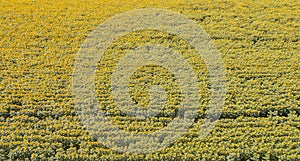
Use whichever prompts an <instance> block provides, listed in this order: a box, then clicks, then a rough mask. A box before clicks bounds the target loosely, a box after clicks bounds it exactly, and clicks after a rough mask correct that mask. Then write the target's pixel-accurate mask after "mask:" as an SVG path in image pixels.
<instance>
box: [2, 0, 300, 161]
mask: <svg viewBox="0 0 300 161" xmlns="http://www.w3.org/2000/svg"><path fill="white" fill-rule="evenodd" d="M145 7H152V8H164V9H168V10H171V11H175V12H178V13H181V14H183V15H185V16H186V17H188V18H190V19H192V20H194V21H195V22H197V23H198V24H199V27H202V28H203V29H205V31H206V32H207V33H208V34H209V35H210V37H211V39H212V40H213V42H214V44H215V46H216V47H217V48H218V50H219V51H220V53H221V56H222V60H223V63H224V66H225V67H226V74H227V85H228V88H227V93H226V100H225V101H226V102H225V107H224V109H223V111H222V114H221V117H220V120H219V122H218V123H217V125H216V127H215V128H214V129H213V130H212V131H211V132H210V134H209V135H208V136H207V137H204V138H200V137H199V132H201V125H202V123H203V119H204V116H205V114H206V109H207V108H208V102H209V95H210V91H209V89H210V88H211V87H210V82H209V77H208V76H207V74H208V72H207V69H206V65H205V64H204V62H203V59H202V58H201V57H197V56H195V55H194V54H193V53H194V52H195V50H194V48H193V47H192V46H191V45H189V44H187V42H185V41H184V40H182V39H181V38H180V37H178V36H177V35H172V34H170V33H163V32H160V31H153V30H147V31H140V32H134V33H132V34H129V35H125V36H124V37H123V38H122V39H120V40H118V41H116V42H114V44H112V45H111V47H110V48H109V49H108V50H107V52H106V55H105V57H104V59H103V61H102V64H101V63H99V64H98V68H97V77H96V79H95V84H96V91H97V99H98V100H99V101H102V106H101V107H98V108H99V109H100V110H103V111H104V112H105V113H106V114H107V117H110V118H111V120H112V121H113V124H114V125H116V126H118V127H119V128H121V129H123V130H127V131H130V132H135V133H139V134H143V133H151V132H154V131H156V130H159V129H161V128H163V127H165V126H166V125H167V124H168V123H169V122H170V121H171V120H172V118H174V115H175V113H176V110H177V109H178V108H179V107H178V104H179V103H180V100H181V97H180V87H179V85H178V82H176V80H175V79H174V77H173V75H172V73H170V71H168V70H166V69H165V68H163V67H160V66H155V65H153V66H147V67H144V68H141V69H139V70H138V71H137V72H136V73H135V74H134V75H133V76H132V77H131V82H130V88H129V90H130V93H132V95H131V97H132V98H133V100H135V101H136V102H137V103H139V104H140V105H142V106H147V105H148V104H149V98H147V93H148V92H149V90H150V87H149V84H150V85H153V84H155V83H157V84H160V85H162V86H163V87H165V89H166V90H167V91H168V92H169V93H168V103H169V106H168V107H166V108H165V109H164V110H163V111H162V112H161V113H160V114H159V115H158V116H157V117H152V118H149V119H146V120H144V121H140V120H138V119H136V118H135V117H129V116H126V115H124V114H122V112H121V111H120V110H118V109H116V108H114V107H115V106H114V104H113V100H112V97H111V95H110V94H111V88H110V86H109V85H110V80H109V76H111V74H112V72H113V69H114V68H112V67H113V66H115V65H116V63H117V60H118V59H119V58H121V57H122V56H123V55H124V54H126V52H128V51H130V50H132V49H134V48H136V47H138V46H140V45H142V44H145V43H153V44H154V43H159V44H164V45H166V46H168V47H170V48H172V49H174V50H177V51H178V52H179V53H181V54H182V55H183V56H184V57H185V58H186V59H187V60H188V61H189V63H190V64H191V65H192V67H193V70H195V71H196V72H197V77H198V80H199V87H200V88H201V90H200V91H199V94H200V96H201V102H199V111H198V114H197V117H196V119H195V123H194V124H193V126H192V127H191V128H190V130H189V131H188V132H186V134H185V135H184V136H183V137H181V138H180V139H179V140H177V141H176V142H175V143H174V144H172V145H170V146H168V147H167V148H166V149H164V150H161V151H157V152H153V153H150V154H126V153H118V152H116V151H114V150H113V149H109V148H107V147H106V146H105V145H103V144H101V143H99V142H98V141H97V140H96V139H95V138H94V137H93V136H92V135H91V134H90V133H89V131H88V130H87V127H85V126H83V124H82V122H81V120H80V118H79V117H78V113H77V110H76V108H75V106H74V95H73V93H72V74H73V73H72V72H73V67H74V62H75V59H76V54H77V52H78V50H79V49H80V48H81V44H82V42H83V41H84V40H85V38H86V37H87V35H89V33H90V32H91V31H92V30H93V29H95V28H96V27H97V26H98V25H99V24H100V23H102V22H104V21H105V20H107V19H109V18H111V17H113V16H115V15H118V14H119V13H123V12H126V11H130V10H133V9H138V8H145ZM0 9H1V10H0V35H1V36H0V160H26V159H27V160H37V161H39V160H251V161H252V160H253V161H255V160H293V161H296V160H300V137H299V136H300V117H299V114H300V83H299V82H300V66H299V64H300V54H299V47H300V44H299V28H300V20H299V19H300V14H299V13H300V2H299V1H297V0H283V1H272V0H266V1H238V0H229V1H222V0H213V1H208V0H204V1H190V0H188V1H181V0H179V1H165V2H162V1H158V0H153V1H129V0H126V1H125V0H117V1H108V0H99V1H66V0H61V1H57V0H53V1H46V0H42V1H33V0H21V1H15V0H13V1H11V0H2V1H1V2H0ZM145 81H149V83H148V85H145Z"/></svg>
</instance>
